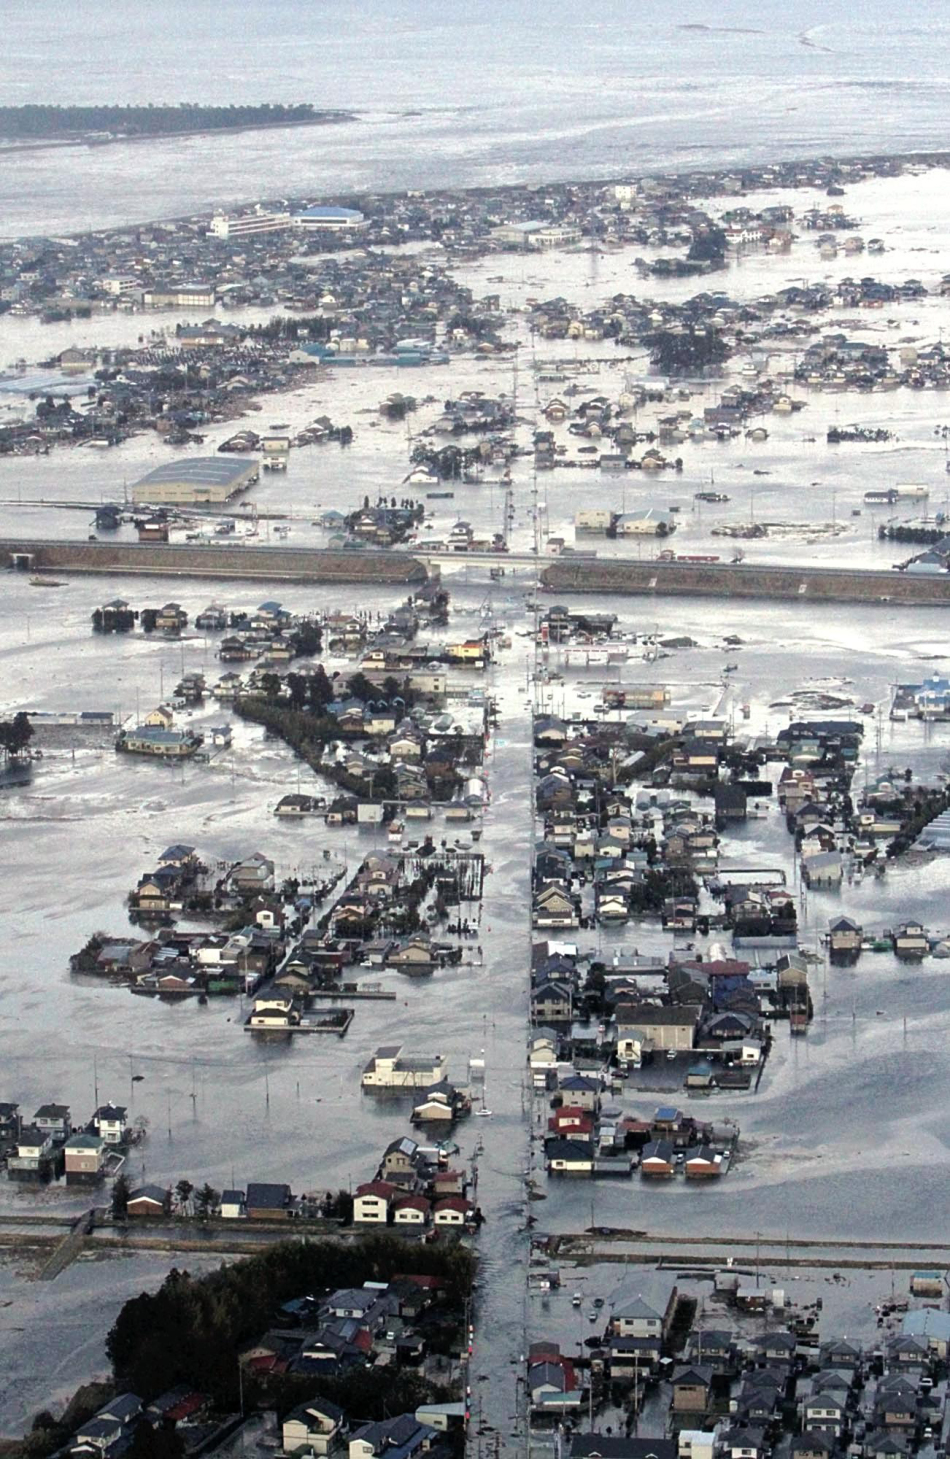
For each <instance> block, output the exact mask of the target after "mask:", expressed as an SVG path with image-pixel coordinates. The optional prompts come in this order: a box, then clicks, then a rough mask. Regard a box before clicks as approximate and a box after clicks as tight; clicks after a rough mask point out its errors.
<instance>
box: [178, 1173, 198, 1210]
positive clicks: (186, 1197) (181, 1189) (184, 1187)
mask: <svg viewBox="0 0 950 1459" xmlns="http://www.w3.org/2000/svg"><path fill="white" fill-rule="evenodd" d="M193 1190H194V1186H193V1185H192V1183H191V1181H190V1180H186V1179H185V1178H184V1177H182V1179H181V1180H180V1181H179V1182H178V1184H177V1185H176V1186H175V1204H176V1205H177V1207H178V1209H179V1211H181V1212H182V1213H183V1214H184V1213H185V1212H186V1211H187V1209H188V1202H189V1201H190V1200H191V1193H192V1191H193Z"/></svg>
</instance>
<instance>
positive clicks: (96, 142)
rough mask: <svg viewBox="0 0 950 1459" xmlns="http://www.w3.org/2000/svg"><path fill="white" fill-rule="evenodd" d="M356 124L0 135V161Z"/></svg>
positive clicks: (331, 117) (316, 118)
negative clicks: (25, 154) (130, 144)
mask: <svg viewBox="0 0 950 1459" xmlns="http://www.w3.org/2000/svg"><path fill="white" fill-rule="evenodd" d="M358 120H359V116H358V114H357V113H356V112H351V111H328V112H315V113H314V115H313V116H310V117H297V118H292V119H289V120H286V121H284V120H281V121H267V120H266V119H265V118H262V119H261V120H259V121H245V122H236V123H235V124H234V125H233V126H222V127H215V126H196V127H183V128H182V129H181V130H180V131H174V132H135V133H125V134H121V133H119V134H116V135H115V136H101V135H99V134H97V133H96V132H93V131H87V132H85V133H78V134H76V133H72V132H64V133H63V134H62V135H61V136H49V137H19V138H17V137H3V136H2V135H0V157H5V156H8V155H9V154H11V153H14V152H47V151H51V150H54V149H55V150H56V151H59V150H61V149H62V148H64V147H88V148H93V147H113V146H119V145H123V144H125V143H128V142H177V141H180V140H181V139H182V138H184V137H219V136H221V137H232V136H234V135H235V133H237V132H278V131H286V130H287V129H288V128H291V127H293V128H297V127H328V126H334V125H336V124H338V123H341V122H355V121H358Z"/></svg>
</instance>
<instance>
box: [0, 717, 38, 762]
mask: <svg viewBox="0 0 950 1459" xmlns="http://www.w3.org/2000/svg"><path fill="white" fill-rule="evenodd" d="M32 738H33V726H32V725H31V724H30V721H29V717H28V716H27V715H26V714H25V713H24V712H23V710H22V709H21V710H20V711H19V713H17V714H15V715H14V716H13V718H12V719H2V720H0V750H3V752H4V754H5V755H9V756H10V758H11V759H13V760H16V759H18V758H19V756H20V755H22V753H23V751H24V750H25V749H26V747H27V745H28V744H29V742H30V740H31V739H32Z"/></svg>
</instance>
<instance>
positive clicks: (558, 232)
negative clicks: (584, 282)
mask: <svg viewBox="0 0 950 1459" xmlns="http://www.w3.org/2000/svg"><path fill="white" fill-rule="evenodd" d="M491 236H492V238H494V239H495V241H496V243H500V244H501V245H502V247H503V248H564V247H566V246H567V245H568V244H571V243H579V242H580V239H581V230H580V228H578V227H577V225H576V224H575V223H544V222H541V221H536V220H531V221H530V222H527V223H502V224H500V225H499V226H498V227H497V228H493V229H492V230H491Z"/></svg>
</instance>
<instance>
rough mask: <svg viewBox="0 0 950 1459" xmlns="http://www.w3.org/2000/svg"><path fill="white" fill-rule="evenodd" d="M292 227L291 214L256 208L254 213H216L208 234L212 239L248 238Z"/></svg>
mask: <svg viewBox="0 0 950 1459" xmlns="http://www.w3.org/2000/svg"><path fill="white" fill-rule="evenodd" d="M289 227H290V214H289V213H265V212H264V210H263V209H262V208H255V210H254V211H253V212H252V213H238V214H235V216H234V217H231V216H229V215H228V214H227V213H215V215H214V217H213V218H212V219H211V225H210V227H209V228H208V232H209V233H210V234H211V236H212V238H248V237H250V236H252V235H253V234H255V233H277V232H278V231H279V230H280V229H281V228H289Z"/></svg>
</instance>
